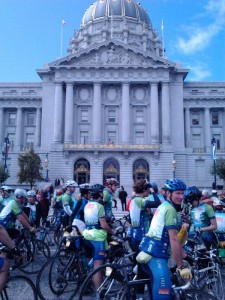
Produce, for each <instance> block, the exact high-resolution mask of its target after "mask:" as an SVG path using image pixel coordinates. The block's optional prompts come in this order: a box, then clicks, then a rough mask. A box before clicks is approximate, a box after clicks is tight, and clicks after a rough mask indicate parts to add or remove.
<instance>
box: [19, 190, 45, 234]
mask: <svg viewBox="0 0 225 300" xmlns="http://www.w3.org/2000/svg"><path fill="white" fill-rule="evenodd" d="M23 211H24V212H25V214H26V215H27V216H28V219H29V221H30V223H31V224H32V225H34V226H35V227H36V228H37V227H40V221H41V216H42V207H41V203H40V202H39V201H37V198H36V192H35V191H34V190H30V191H28V192H27V205H26V206H25V207H24V208H23Z"/></svg>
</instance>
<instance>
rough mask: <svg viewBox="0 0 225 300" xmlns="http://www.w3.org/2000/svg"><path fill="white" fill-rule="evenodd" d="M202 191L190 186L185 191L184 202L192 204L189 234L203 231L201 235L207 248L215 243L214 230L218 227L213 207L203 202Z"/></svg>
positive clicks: (193, 234)
mask: <svg viewBox="0 0 225 300" xmlns="http://www.w3.org/2000/svg"><path fill="white" fill-rule="evenodd" d="M201 197H202V193H201V191H200V190H199V189H198V188H197V187H196V186H192V187H189V188H188V189H187V190H186V191H185V193H184V202H185V203H190V204H191V206H192V207H191V210H190V230H189V236H191V237H192V236H195V235H196V233H197V232H199V231H200V232H201V237H202V239H203V241H204V243H205V246H206V248H207V249H209V248H210V246H211V245H212V243H213V240H214V234H213V231H214V230H216V228H217V223H216V217H215V212H214V210H213V207H212V206H210V205H208V204H207V203H202V202H201Z"/></svg>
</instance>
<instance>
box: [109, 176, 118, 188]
mask: <svg viewBox="0 0 225 300" xmlns="http://www.w3.org/2000/svg"><path fill="white" fill-rule="evenodd" d="M114 184H115V185H116V186H118V185H119V182H118V181H117V180H116V178H107V179H106V186H109V185H114Z"/></svg>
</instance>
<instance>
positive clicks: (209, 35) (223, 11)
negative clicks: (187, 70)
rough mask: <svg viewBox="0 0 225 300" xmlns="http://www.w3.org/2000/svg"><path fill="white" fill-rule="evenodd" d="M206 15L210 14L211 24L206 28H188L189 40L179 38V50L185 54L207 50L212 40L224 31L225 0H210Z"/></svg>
mask: <svg viewBox="0 0 225 300" xmlns="http://www.w3.org/2000/svg"><path fill="white" fill-rule="evenodd" d="M206 14H210V17H211V19H212V21H211V23H210V24H208V25H206V26H199V25H198V26H196V25H195V26H188V27H186V29H187V30H188V35H189V37H188V38H187V39H185V38H183V37H179V38H178V40H177V45H176V47H177V49H178V50H179V51H181V52H183V53H184V54H195V53H196V52H199V51H201V50H203V49H205V48H206V47H207V46H208V45H209V44H210V43H211V42H212V39H213V38H214V37H215V36H216V35H217V34H218V33H219V32H220V31H222V30H224V25H225V0H217V1H214V0H209V1H208V3H207V5H206V6H205V19H206Z"/></svg>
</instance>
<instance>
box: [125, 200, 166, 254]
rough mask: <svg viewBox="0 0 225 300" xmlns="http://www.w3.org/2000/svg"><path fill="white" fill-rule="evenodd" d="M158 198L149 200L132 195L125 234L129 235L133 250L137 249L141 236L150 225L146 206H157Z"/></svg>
mask: <svg viewBox="0 0 225 300" xmlns="http://www.w3.org/2000/svg"><path fill="white" fill-rule="evenodd" d="M159 204H160V200H159V199H157V200H155V201H149V200H148V198H141V197H138V196H135V197H133V199H132V201H131V203H130V220H131V226H130V227H129V228H128V232H127V235H128V236H129V237H131V242H130V245H131V247H132V249H133V250H137V248H138V245H139V243H140V241H141V240H142V238H143V236H144V235H145V234H146V233H147V232H148V229H149V225H150V214H149V211H148V210H147V208H152V207H157V206H159Z"/></svg>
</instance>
